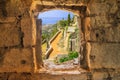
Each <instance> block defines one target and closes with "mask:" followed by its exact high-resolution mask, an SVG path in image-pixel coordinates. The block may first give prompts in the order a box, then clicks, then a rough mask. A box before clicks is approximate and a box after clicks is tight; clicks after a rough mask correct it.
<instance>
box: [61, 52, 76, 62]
mask: <svg viewBox="0 0 120 80" xmlns="http://www.w3.org/2000/svg"><path fill="white" fill-rule="evenodd" d="M77 57H78V52H75V51H74V52H70V53H69V54H68V55H67V57H66V56H63V57H61V58H60V59H59V62H60V63H63V62H66V61H69V60H72V59H74V58H77Z"/></svg>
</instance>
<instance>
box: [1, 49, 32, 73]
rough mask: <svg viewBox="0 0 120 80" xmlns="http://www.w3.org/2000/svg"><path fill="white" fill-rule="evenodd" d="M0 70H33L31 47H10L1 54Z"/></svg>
mask: <svg viewBox="0 0 120 80" xmlns="http://www.w3.org/2000/svg"><path fill="white" fill-rule="evenodd" d="M2 57H3V59H2V64H0V72H31V71H32V70H33V68H34V67H33V54H32V49H29V48H26V49H10V50H6V52H4V54H3V56H2Z"/></svg>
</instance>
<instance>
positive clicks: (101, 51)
mask: <svg viewBox="0 0 120 80" xmlns="http://www.w3.org/2000/svg"><path fill="white" fill-rule="evenodd" d="M90 45H91V51H90V55H89V59H90V68H91V69H101V68H109V69H110V68H112V69H119V68H120V51H119V50H120V44H116V43H90Z"/></svg>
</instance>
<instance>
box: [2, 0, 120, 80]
mask: <svg viewBox="0 0 120 80" xmlns="http://www.w3.org/2000/svg"><path fill="white" fill-rule="evenodd" d="M53 9H61V10H67V11H71V12H73V13H74V14H76V15H77V16H78V23H79V29H80V35H81V40H80V43H79V45H80V55H81V57H80V60H79V61H80V65H79V66H80V67H81V68H82V69H85V70H87V71H86V72H81V74H79V75H78V74H76V75H64V74H63V75H62V74H61V75H52V74H47V73H42V72H40V73H39V70H40V69H42V67H43V62H42V56H41V54H42V53H41V47H40V45H41V37H40V36H41V21H40V20H38V19H37V16H38V13H41V12H45V11H48V10H53ZM0 80H120V0H0Z"/></svg>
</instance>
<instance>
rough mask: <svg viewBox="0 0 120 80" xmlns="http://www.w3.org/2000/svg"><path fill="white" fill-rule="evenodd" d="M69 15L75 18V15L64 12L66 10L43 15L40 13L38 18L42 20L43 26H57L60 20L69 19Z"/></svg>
mask: <svg viewBox="0 0 120 80" xmlns="http://www.w3.org/2000/svg"><path fill="white" fill-rule="evenodd" d="M68 14H70V15H71V18H72V17H73V15H74V14H73V13H71V12H68V11H64V10H51V11H46V12H43V13H40V14H39V15H38V18H39V19H40V18H41V19H42V24H55V23H56V22H58V21H59V20H62V19H63V18H64V19H67V16H68Z"/></svg>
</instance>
